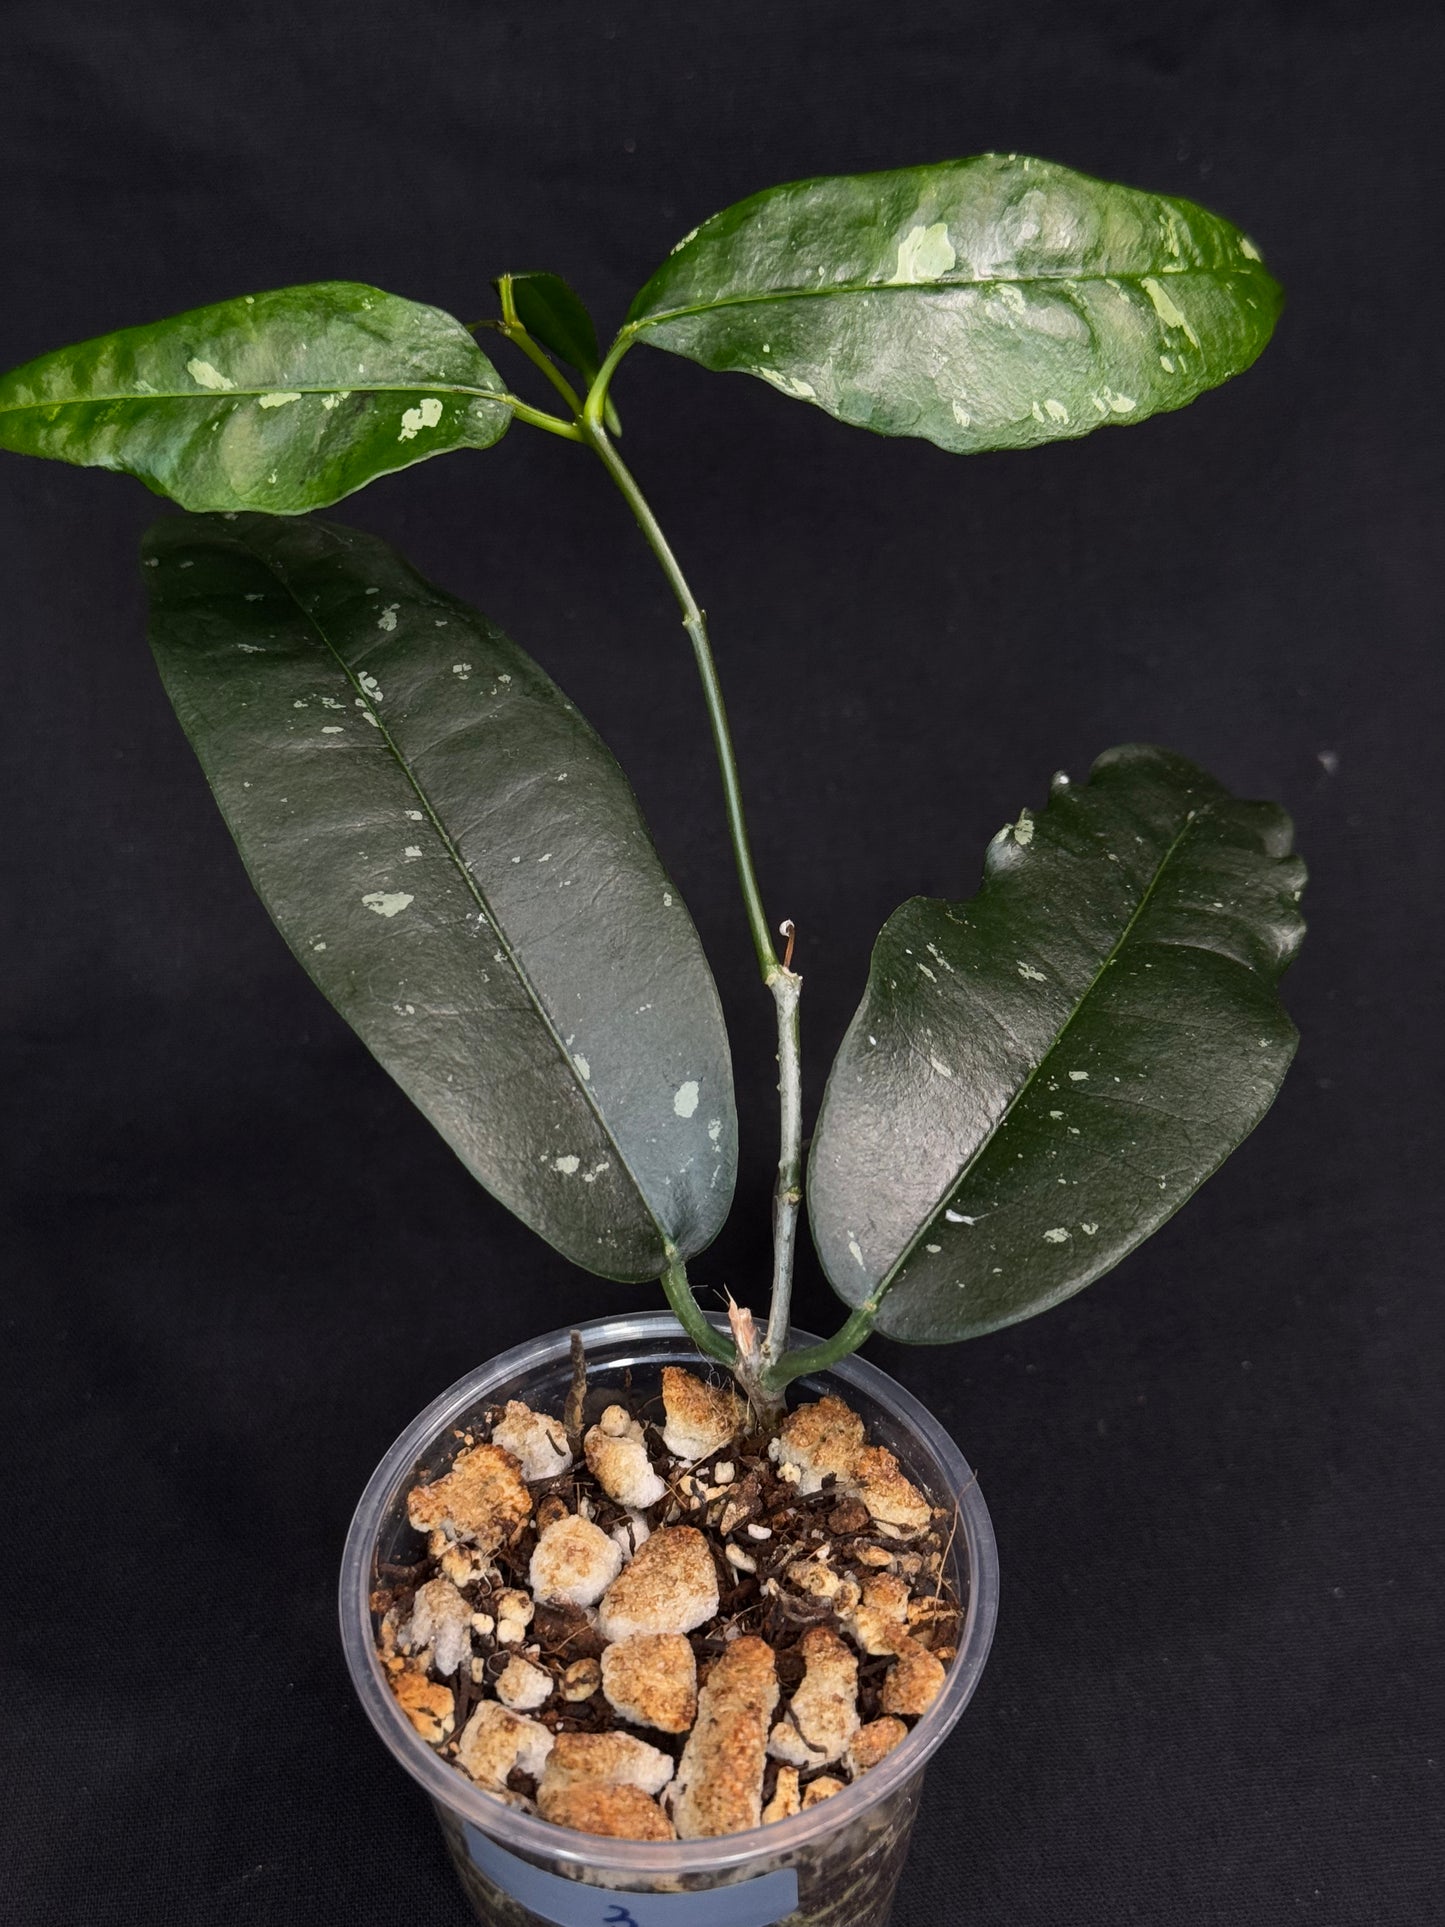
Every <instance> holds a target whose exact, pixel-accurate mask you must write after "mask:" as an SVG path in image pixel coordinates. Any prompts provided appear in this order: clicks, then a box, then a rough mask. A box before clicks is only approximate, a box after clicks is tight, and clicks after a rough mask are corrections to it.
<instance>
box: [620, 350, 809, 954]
mask: <svg viewBox="0 0 1445 1927" xmlns="http://www.w3.org/2000/svg"><path fill="white" fill-rule="evenodd" d="M616 359H617V351H616V349H614V350H613V353H612V354H611V355H609V357H608V359H607V362H606V363H604V364H603V369H602V373H601V374H599V375H598V377H597V380H596V381H595V382H594V383H593V384H592V390H591V393H590V394H589V395H588V397H587V409H586V413H585V414H584V415H583V417H582V432H583V435H584V436H585V439H586V440H587V441H589V442H590V443H591V444H592V446H593V448H594V449H595V450H596V452H597V454H598V456H599V457H600V459H601V462H602V465H603V467H604V468H605V469H606V470H607V472H608V474H609V475H610V476H611V477H612V479H613V481H614V482H615V483H616V484H617V487H618V488H619V490H620V491H621V493H622V496H623V499H624V500H625V501H626V503H627V505H628V507H629V508H630V509H631V510H632V513H633V515H634V516H635V517H636V518H637V525H638V527H639V528H640V529H641V530H642V533H643V535H644V537H645V538H646V540H647V544H648V547H649V548H650V549H651V550H652V552H653V554H654V555H655V556H656V557H657V559H658V561H659V562H660V563H661V565H662V572H663V574H664V575H665V576H666V577H667V580H668V583H669V585H670V587H671V589H672V592H673V594H674V595H675V596H676V597H677V601H678V606H679V607H680V608H681V610H682V626H683V628H684V629H686V631H687V634H688V639H689V640H690V642H691V643H692V653H693V658H694V660H695V661H696V663H697V673H698V675H699V676H700V677H701V679H702V694H703V701H704V702H705V703H706V704H707V713H708V721H709V722H710V723H711V725H712V740H713V747H714V749H715V750H716V751H717V759H718V766H719V768H720V769H721V771H722V784H723V802H724V807H725V808H726V811H727V824H728V835H729V837H730V839H731V841H732V846H733V857H734V860H735V861H736V863H737V869H738V882H739V883H740V884H741V885H742V892H743V905H744V908H745V909H746V911H747V917H748V928H749V930H750V931H751V932H752V939H753V949H754V950H755V951H756V953H757V959H758V968H759V970H760V971H761V972H762V977H763V982H764V983H768V984H770V983H771V981H772V978H773V975H774V974H775V973H776V971H777V970H778V967H779V966H778V959H777V956H776V954H775V953H774V950H773V939H772V933H771V931H770V930H769V927H768V917H767V912H766V911H765V910H764V909H763V898H762V892H761V891H760V890H759V888H758V879H757V873H756V871H755V870H754V869H753V853H752V846H751V843H750V842H749V839H748V825H747V818H746V817H745V816H744V814H743V796H742V783H741V781H740V779H739V777H738V764H737V756H736V754H735V753H734V750H733V739H732V732H731V730H730V729H729V728H728V715H727V705H726V704H725V702H724V701H723V693H722V685H721V683H720V682H719V681H718V673H717V664H716V662H715V661H714V660H713V653H712V646H711V644H710V643H709V641H708V635H707V619H706V617H705V616H704V615H703V612H702V610H701V609H700V608H699V607H698V603H697V598H696V597H695V596H694V595H693V593H692V590H691V589H690V588H689V587H688V584H687V578H686V576H684V574H683V572H682V569H681V568H680V566H679V564H678V560H677V557H676V556H675V555H674V554H673V552H672V548H671V545H670V544H669V542H668V540H667V537H666V536H665V535H664V534H663V532H662V528H661V525H660V524H659V522H658V520H657V517H656V516H655V515H654V514H653V512H652V510H651V508H650V507H649V506H648V502H647V498H646V497H645V496H644V495H643V493H642V490H641V489H640V488H639V487H638V486H637V483H636V481H635V480H634V479H633V477H632V473H631V471H630V470H629V469H628V467H627V464H626V463H625V462H624V461H623V459H622V457H621V456H620V455H619V454H618V453H617V450H616V449H615V448H614V447H613V446H612V442H611V439H610V437H609V436H608V433H607V430H606V428H605V427H604V425H603V422H602V415H601V411H602V407H603V404H604V401H605V394H603V393H600V392H599V390H600V384H601V383H602V381H603V378H604V376H606V375H607V374H608V373H609V372H610V368H611V366H612V365H614V364H615V361H616ZM594 403H595V404H596V410H595V412H594V406H593V404H594Z"/></svg>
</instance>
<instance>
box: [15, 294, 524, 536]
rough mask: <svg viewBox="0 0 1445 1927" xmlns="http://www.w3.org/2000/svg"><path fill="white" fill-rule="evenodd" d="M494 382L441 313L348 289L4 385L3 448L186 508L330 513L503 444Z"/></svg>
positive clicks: (92, 354) (275, 303) (206, 317)
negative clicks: (104, 473)
mask: <svg viewBox="0 0 1445 1927" xmlns="http://www.w3.org/2000/svg"><path fill="white" fill-rule="evenodd" d="M503 394H504V389H503V384H502V380H501V377H500V376H499V375H498V373H497V371H496V369H495V368H494V367H493V366H492V364H491V362H490V361H489V360H488V359H487V357H486V356H485V355H484V354H483V353H482V351H481V349H480V348H479V347H478V346H477V344H476V342H475V341H473V339H472V337H471V336H470V335H469V334H468V333H467V331H466V329H465V328H464V327H462V325H461V323H460V322H458V321H454V320H453V319H452V317H451V316H450V315H448V314H443V313H442V312H441V310H440V309H439V308H428V307H424V306H422V305H421V304H420V303H419V302H416V301H403V300H401V299H399V298H398V297H397V296H396V295H391V294H383V293H382V291H381V290H380V289H379V288H369V287H365V286H363V285H361V284H360V283H359V282H354V281H320V282H316V283H314V284H312V285H310V286H306V287H298V288H278V289H275V290H274V291H273V292H271V293H269V294H256V295H245V296H243V297H241V298H240V299H239V300H236V301H222V302H218V303H217V304H216V305H215V306H214V307H209V308H196V309H193V310H192V311H191V312H190V313H189V314H181V315H175V316H173V317H172V318H171V319H170V320H168V321H156V322H152V323H150V324H149V325H148V326H146V327H141V328H123V329H121V331H120V332H119V333H118V334H111V335H102V336H100V337H99V338H98V339H96V340H94V341H85V342H82V343H81V344H80V345H79V346H78V347H74V348H61V349H58V350H56V352H55V353H53V354H48V355H42V356H41V357H40V358H39V360H38V361H32V362H29V363H27V364H26V366H25V367H23V368H17V369H15V370H14V371H13V372H12V373H11V374H8V375H6V376H4V377H3V378H0V447H3V448H10V449H14V450H16V451H17V452H19V453H20V454H25V455H49V456H53V457H54V458H55V459H57V460H59V461H64V462H77V463H79V464H81V465H82V466H85V467H90V468H111V469H120V470H122V471H124V472H125V473H126V474H129V475H136V476H138V477H139V478H140V480H141V481H143V482H144V483H145V484H146V486H147V488H151V489H154V491H155V492H156V494H157V495H168V496H169V497H170V498H171V499H172V501H176V502H179V503H180V504H181V506H182V507H183V508H188V509H221V510H235V509H248V508H249V509H264V510H266V511H267V512H268V513H269V514H273V515H295V514H299V513H300V512H301V511H303V510H305V509H313V508H324V507H325V506H326V504H327V503H329V502H336V501H339V500H340V499H341V497H342V496H343V495H350V494H351V493H352V492H353V491H354V490H356V489H359V488H362V487H364V486H365V485H366V483H368V482H371V481H374V480H375V479H376V477H377V476H378V475H386V474H389V473H391V471H392V470H394V469H399V468H407V467H409V466H410V465H411V464H412V463H413V462H420V461H425V460H426V459H427V457H428V456H431V455H442V454H445V453H447V452H448V451H449V450H451V449H455V448H489V447H490V446H491V445H492V443H493V442H495V441H498V440H499V439H500V438H501V436H502V435H503V434H504V433H505V432H506V429H507V425H508V423H509V422H510V421H511V418H512V414H511V410H510V408H509V407H508V406H507V404H506V402H505V400H504V399H503Z"/></svg>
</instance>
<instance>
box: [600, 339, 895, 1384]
mask: <svg viewBox="0 0 1445 1927" xmlns="http://www.w3.org/2000/svg"><path fill="white" fill-rule="evenodd" d="M631 345H632V336H631V335H630V334H629V333H628V332H627V331H626V330H624V331H623V332H622V333H621V334H620V335H619V336H618V337H617V340H616V341H615V342H614V343H613V344H612V347H611V350H610V351H609V353H608V356H607V359H606V360H605V361H604V362H603V364H602V367H601V368H600V370H599V371H598V374H597V378H596V380H595V381H594V382H593V383H592V386H591V388H590V389H589V390H588V391H587V401H586V405H585V407H584V408H583V410H582V413H581V415H580V417H579V418H578V419H579V426H580V427H581V430H582V433H583V436H584V438H585V439H586V440H587V441H588V442H590V443H591V445H592V447H593V449H594V450H595V451H596V453H597V456H598V458H599V459H600V460H601V462H602V465H603V467H604V468H605V469H606V470H607V472H608V474H609V475H610V476H611V477H612V479H613V481H614V482H615V483H616V485H617V487H618V489H619V490H620V491H621V494H622V496H623V499H624V500H625V501H626V503H627V505H628V507H629V508H630V509H631V510H632V513H633V515H634V516H635V517H636V520H637V525H638V527H639V528H640V529H641V530H642V533H643V536H644V537H645V538H646V541H647V544H648V546H649V547H650V548H651V550H652V552H653V554H654V555H655V556H656V557H657V559H658V561H659V562H660V563H661V565H662V571H663V574H664V575H665V576H666V577H667V580H668V583H669V584H670V586H671V588H672V592H673V594H674V595H675V596H676V597H677V601H678V606H679V607H680V608H681V610H682V621H683V627H684V628H685V629H686V630H687V633H688V637H689V639H690V641H691V643H692V649H693V656H694V658H695V660H696V662H697V670H698V675H699V676H700V677H701V679H702V691H703V700H704V702H705V703H706V704H707V712H708V720H709V722H710V723H711V725H712V737H713V746H714V748H715V749H716V751H717V759H718V766H719V768H720V769H721V771H722V782H723V797H724V801H725V804H726V808H727V823H728V834H729V837H730V838H731V840H732V846H733V856H734V858H735V860H736V863H737V870H738V881H739V882H740V884H741V885H742V893H743V905H744V908H745V909H746V911H747V918H748V928H749V930H750V931H751V933H752V939H753V949H754V951H755V952H756V953H757V959H758V968H759V970H760V971H761V973H762V978H763V982H764V983H765V984H766V985H767V987H768V989H769V990H770V991H771V993H772V996H773V1002H774V1004H775V1005H776V1007H777V1017H778V1092H779V1097H780V1100H781V1123H780V1130H779V1140H780V1142H779V1152H778V1176H777V1182H776V1184H775V1187H774V1191H773V1292H772V1302H771V1305H770V1307H769V1314H768V1328H767V1334H766V1337H765V1339H764V1341H763V1344H762V1346H761V1347H758V1346H757V1345H756V1343H755V1342H754V1344H753V1349H752V1350H751V1351H750V1352H749V1354H748V1355H747V1356H746V1357H744V1356H742V1354H741V1353H740V1352H739V1349H738V1347H737V1346H736V1345H730V1344H729V1343H728V1342H727V1341H726V1340H725V1339H724V1338H722V1336H721V1334H720V1333H718V1332H716V1331H714V1330H713V1328H712V1326H711V1325H709V1324H708V1322H707V1320H706V1319H705V1318H704V1317H703V1315H702V1312H701V1309H700V1308H699V1306H698V1304H697V1301H696V1300H695V1299H694V1298H693V1296H692V1292H691V1290H690V1288H689V1286H688V1282H687V1273H686V1272H685V1271H684V1269H683V1267H682V1265H681V1263H680V1262H677V1263H674V1264H673V1265H672V1266H671V1267H670V1268H669V1270H668V1272H667V1274H666V1276H665V1277H664V1279H663V1281H662V1284H663V1290H664V1291H665V1292H666V1293H667V1298H668V1303H669V1304H670V1305H671V1306H672V1308H673V1311H674V1312H675V1313H676V1314H677V1317H678V1319H679V1321H680V1322H681V1324H682V1326H683V1328H684V1330H685V1331H686V1332H687V1333H688V1335H689V1337H690V1338H691V1339H692V1340H693V1343H694V1344H695V1345H697V1347H698V1349H699V1350H700V1351H702V1352H703V1353H704V1354H705V1355H706V1356H707V1357H709V1358H714V1359H717V1360H718V1361H719V1363H721V1364H725V1365H728V1366H731V1367H732V1369H733V1370H734V1372H735V1373H736V1374H737V1376H738V1378H739V1379H740V1381H741V1382H742V1384H743V1387H744V1389H745V1390H746V1391H747V1393H748V1396H749V1398H750V1399H751V1400H752V1401H753V1403H754V1406H755V1408H756V1410H757V1412H758V1414H759V1417H760V1418H762V1419H763V1420H764V1421H766V1422H775V1421H776V1420H777V1419H779V1418H780V1417H781V1414H782V1393H783V1390H784V1388H785V1387H786V1386H787V1385H789V1384H791V1382H792V1381H793V1380H794V1379H795V1378H800V1377H802V1376H804V1375H805V1374H807V1373H810V1372H819V1371H825V1370H826V1369H827V1368H828V1366H830V1365H835V1364H836V1363H837V1362H838V1360H839V1359H840V1358H846V1357H847V1356H848V1354H849V1353H850V1352H854V1351H856V1350H857V1349H858V1347H859V1346H860V1345H861V1344H862V1343H863V1341H864V1339H865V1338H866V1337H867V1336H868V1334H869V1332H870V1331H871V1330H872V1329H873V1320H874V1317H875V1316H876V1313H877V1305H876V1304H875V1303H873V1302H871V1301H870V1303H868V1304H866V1305H863V1306H861V1307H860V1308H859V1309H858V1310H857V1311H855V1312H854V1313H853V1315H852V1316H851V1317H850V1318H849V1319H848V1321H847V1323H846V1324H845V1325H844V1326H843V1327H842V1329H841V1330H840V1331H839V1332H837V1333H836V1334H835V1336H834V1337H833V1338H831V1339H829V1340H827V1341H825V1342H824V1343H823V1344H821V1345H813V1346H810V1347H809V1348H807V1349H806V1350H803V1351H796V1352H789V1351H788V1350H787V1349H786V1347H787V1342H788V1332H789V1329H790V1324H789V1320H790V1311H791V1302H792V1295H793V1259H794V1254H795V1252H796V1248H797V1237H798V1216H799V1212H800V1209H801V1206H802V1201H803V1086H802V1062H801V1051H800V1044H799V1024H798V1001H799V998H800V996H801V994H802V988H803V980H802V978H801V977H799V976H798V975H797V974H796V973H795V972H794V971H792V970H791V969H790V968H789V967H788V965H789V964H790V963H791V961H792V926H791V925H790V924H789V925H784V933H785V934H786V935H787V936H788V938H789V943H788V958H787V962H785V963H779V961H778V957H777V953H776V951H775V950H774V948H773V939H772V931H771V928H770V927H769V924H768V918H767V913H766V911H765V910H764V909H763V899H762V892H761V891H760V890H759V888H758V880H757V875H756V872H755V871H754V869H753V858H752V847H751V843H750V840H749V837H748V826H747V819H746V817H745V816H744V814H743V800H742V785H741V782H740V780H739V777H738V767H737V758H736V756H735V754H734V751H733V742H732V733H731V731H730V730H729V728H728V718H727V708H726V705H725V703H724V701H723V694H722V687H721V685H720V683H719V681H718V673H717V664H716V663H715V662H714V660H713V654H712V647H711V644H710V643H709V641H708V634H707V620H706V617H705V616H704V614H703V612H702V609H701V608H700V607H699V606H698V602H697V598H696V597H695V596H694V595H693V593H692V590H691V589H690V588H689V587H688V583H687V578H686V577H685V576H684V575H683V572H682V569H681V567H680V565H679V563H678V560H677V557H676V556H675V555H674V554H673V552H672V547H671V544H670V543H669V542H668V540H667V537H666V536H665V535H664V534H663V532H662V528H661V525H660V524H659V522H658V520H657V517H656V516H655V515H654V514H653V512H652V509H651V507H650V506H649V505H648V502H647V498H646V497H645V496H644V495H643V493H642V490H641V489H640V488H639V487H638V485H637V483H636V481H635V480H634V478H633V476H632V473H631V471H630V470H629V469H628V467H627V465H626V463H625V462H624V461H623V460H622V457H621V456H620V455H619V454H618V453H617V450H616V449H615V448H614V447H613V445H612V442H611V440H610V439H609V437H608V434H607V426H606V420H605V414H606V409H607V405H608V402H607V390H608V385H609V383H610V382H611V380H612V375H613V372H614V370H615V369H616V367H617V364H618V362H620V361H621V359H622V357H623V355H625V354H626V352H627V350H628V349H629V348H630V347H631ZM744 1317H745V1318H746V1314H744ZM746 1326H747V1329H748V1330H749V1331H751V1330H752V1321H751V1319H746ZM739 1329H742V1328H741V1327H739Z"/></svg>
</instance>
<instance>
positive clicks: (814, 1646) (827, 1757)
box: [784, 1626, 860, 1766]
mask: <svg viewBox="0 0 1445 1927" xmlns="http://www.w3.org/2000/svg"><path fill="white" fill-rule="evenodd" d="M800 1651H801V1652H802V1655H803V1664H804V1669H805V1670H804V1673H803V1678H802V1681H801V1683H800V1684H799V1686H798V1687H797V1689H796V1691H795V1692H794V1694H793V1697H792V1701H791V1703H790V1704H789V1707H788V1716H789V1718H790V1720H791V1721H792V1724H793V1726H794V1727H795V1728H796V1729H797V1731H798V1733H799V1734H800V1735H801V1737H802V1740H803V1743H804V1745H806V1746H807V1747H809V1748H810V1749H811V1750H812V1752H813V1753H815V1754H817V1755H819V1756H820V1758H819V1759H818V1760H817V1761H816V1762H807V1763H806V1764H817V1765H829V1766H831V1765H832V1763H833V1761H835V1760H840V1759H841V1758H842V1757H843V1755H844V1753H845V1752H846V1751H847V1749H848V1744H849V1742H850V1741H851V1740H852V1738H853V1735H854V1734H855V1733H856V1732H857V1731H858V1727H859V1725H860V1721H859V1718H858V1662H857V1660H856V1659H855V1658H854V1657H853V1655H852V1653H850V1652H849V1650H848V1648H847V1647H846V1646H845V1645H844V1644H843V1642H842V1640H841V1639H839V1637H838V1635H837V1634H836V1633H835V1632H831V1631H830V1630H829V1629H828V1627H826V1626H814V1627H812V1628H811V1629H810V1630H809V1631H808V1632H806V1633H804V1635H803V1638H802V1642H801V1646H800ZM784 1757H786V1756H784ZM793 1764H794V1765H799V1766H800V1765H803V1764H805V1762H803V1761H797V1760H795V1761H794V1762H793Z"/></svg>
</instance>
